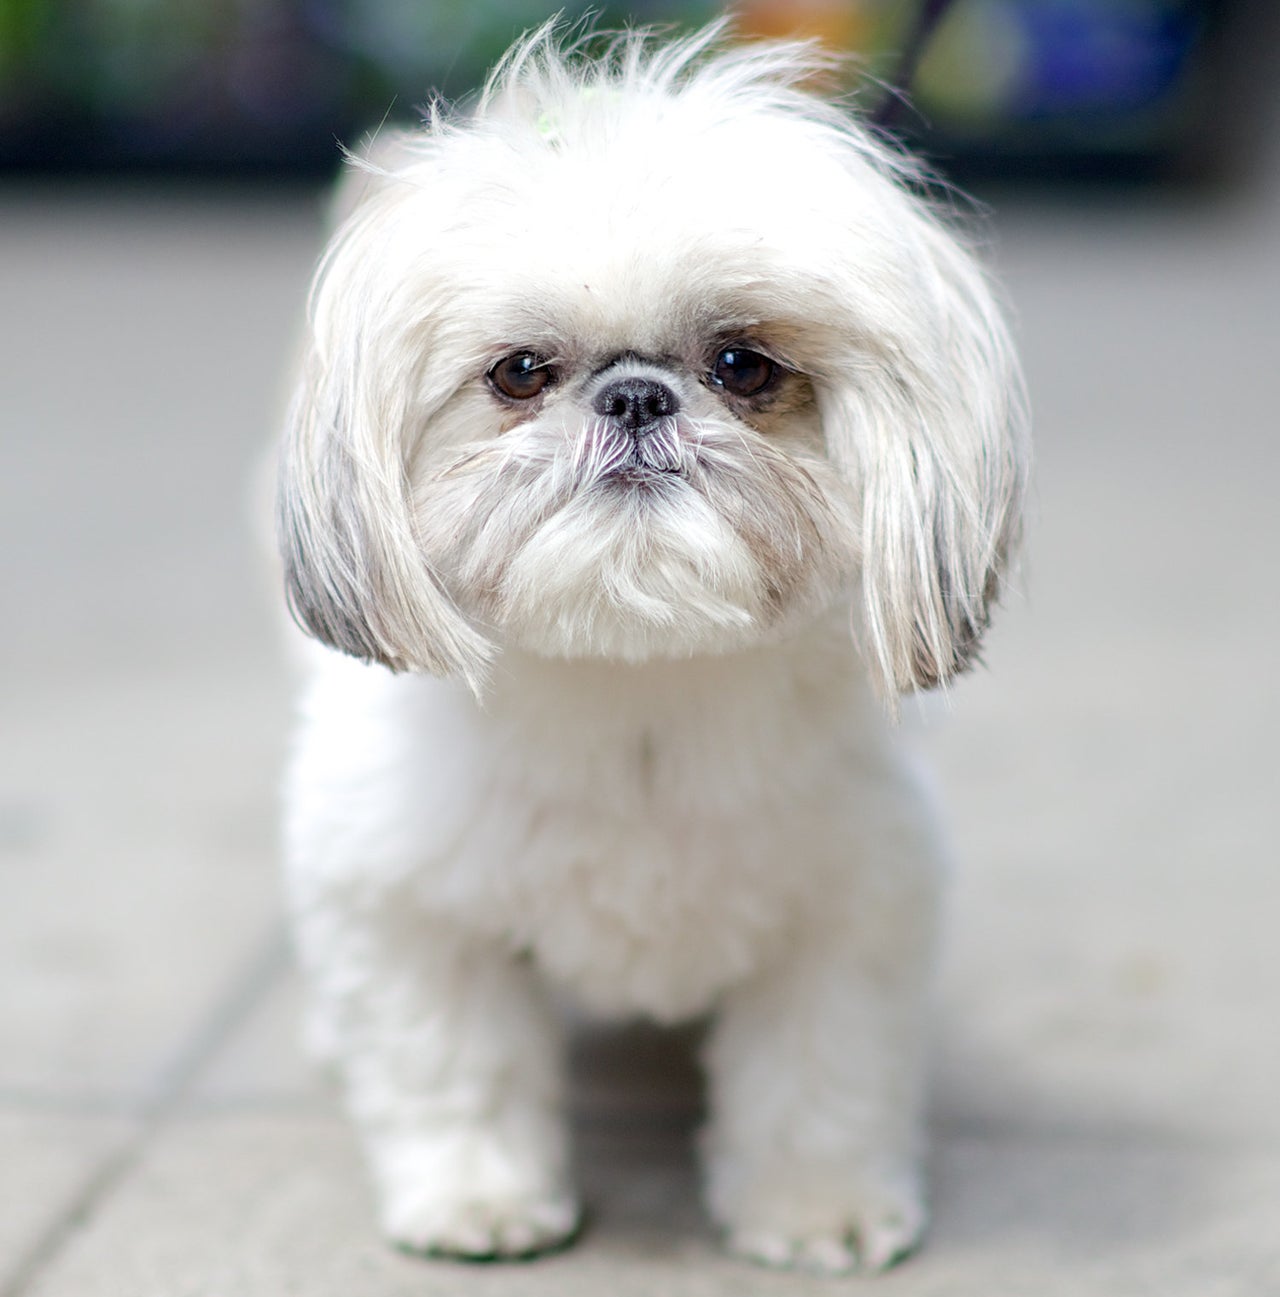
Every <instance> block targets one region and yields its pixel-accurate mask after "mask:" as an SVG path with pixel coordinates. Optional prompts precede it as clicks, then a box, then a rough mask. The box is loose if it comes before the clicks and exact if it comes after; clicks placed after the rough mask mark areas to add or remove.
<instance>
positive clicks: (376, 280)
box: [277, 192, 493, 689]
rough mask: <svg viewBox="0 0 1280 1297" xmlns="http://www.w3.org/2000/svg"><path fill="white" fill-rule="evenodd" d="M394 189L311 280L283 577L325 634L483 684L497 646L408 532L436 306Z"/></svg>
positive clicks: (283, 462) (281, 488) (387, 658)
mask: <svg viewBox="0 0 1280 1297" xmlns="http://www.w3.org/2000/svg"><path fill="white" fill-rule="evenodd" d="M394 202H395V196H394V194H389V193H387V192H382V193H379V192H373V193H372V194H371V195H370V196H369V197H367V198H366V200H365V201H364V203H363V205H362V206H361V208H360V210H359V211H357V212H356V213H355V214H354V215H353V216H352V217H351V218H350V219H349V220H348V221H347V223H346V225H345V227H344V229H343V230H342V231H341V232H340V234H339V236H338V238H337V239H336V240H335V242H334V244H333V245H332V247H331V248H330V250H329V252H328V253H327V254H326V257H325V260H324V261H323V262H322V264H321V266H320V269H319V271H318V272H317V276H316V281H315V284H314V286H313V289H312V299H311V310H310V329H309V336H308V343H307V350H306V354H305V357H304V360H303V364H302V367H301V377H300V380H299V384H298V388H297V392H296V394H295V397H294V401H293V405H292V408H291V410H290V414H289V419H288V423H287V426H286V429H285V434H284V440H283V445H282V448H281V455H280V469H279V483H278V492H277V520H278V530H279V541H280V548H281V554H282V556H283V559H284V577H285V588H286V591H287V595H288V600H289V606H290V609H291V611H292V613H293V615H294V617H295V619H296V620H297V621H298V623H299V624H300V625H301V626H302V627H303V629H305V630H306V631H308V632H309V633H310V634H311V635H313V636H315V638H316V639H318V640H320V641H322V642H323V643H325V644H328V645H331V646H332V647H334V648H337V649H341V650H342V651H343V652H344V653H350V654H351V655H352V656H354V657H359V658H364V659H366V660H368V661H372V662H381V663H383V664H384V665H385V666H388V667H391V668H392V669H393V670H413V671H428V672H431V673H433V674H438V675H458V676H461V677H462V678H463V679H465V680H466V681H467V682H468V683H469V684H470V685H471V686H472V688H475V689H478V688H479V686H480V684H481V682H482V680H483V676H484V670H485V666H486V664H487V662H488V661H489V658H490V657H491V655H492V651H493V650H492V646H491V645H490V644H489V642H488V641H487V640H486V639H485V638H484V637H483V636H482V635H481V634H479V633H478V632H477V631H476V630H475V629H474V628H473V627H472V626H471V625H469V624H468V622H467V621H466V619H465V618H464V617H463V616H462V614H461V613H460V612H459V611H458V609H457V607H456V606H455V604H454V603H453V601H452V600H451V599H450V597H449V595H448V593H447V592H446V591H445V590H444V588H443V586H442V585H441V583H440V581H439V580H438V579H437V578H436V576H435V575H434V574H433V573H432V572H431V571H430V569H429V568H428V566H427V564H426V562H425V560H424V558H423V555H422V553H421V551H420V548H419V546H418V544H417V541H416V539H415V537H414V533H413V525H412V514H411V510H410V504H409V484H408V476H407V471H406V464H407V459H408V456H409V454H410V453H411V451H412V445H411V444H410V443H411V438H412V437H414V436H416V435H417V430H418V427H419V425H420V424H421V422H422V420H423V419H424V418H426V417H429V412H424V411H422V410H421V409H418V408H416V402H417V400H418V397H417V383H416V381H415V380H416V378H417V376H418V375H419V374H420V373H421V368H422V362H423V358H424V356H425V355H426V354H428V351H429V348H430V332H431V329H430V319H429V303H428V304H424V303H423V302H422V301H413V300H410V297H409V294H410V289H409V288H408V287H407V285H406V282H405V281H406V277H405V276H403V275H399V274H397V273H396V271H397V267H396V264H395V263H396V262H397V260H398V259H397V257H396V256H395V255H394V249H393V246H392V245H393V244H394V243H395V233H394V230H393V229H389V228H388V225H387V222H388V221H390V222H391V223H392V224H393V225H394V219H395V218H394V215H392V214H391V208H392V206H393V204H394Z"/></svg>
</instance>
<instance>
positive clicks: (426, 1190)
mask: <svg viewBox="0 0 1280 1297" xmlns="http://www.w3.org/2000/svg"><path fill="white" fill-rule="evenodd" d="M296 911H297V913H296V927H297V932H298V937H299V947H300V951H301V955H302V958H303V962H304V964H305V966H306V971H307V974H308V977H309V981H310V990H311V1012H312V1021H311V1025H312V1030H313V1033H314V1035H315V1037H316V1043H317V1045H318V1047H319V1048H320V1049H321V1050H322V1052H323V1053H324V1054H325V1055H327V1056H328V1058H329V1059H331V1060H332V1061H333V1062H334V1063H335V1064H336V1065H337V1067H338V1069H339V1071H340V1073H341V1077H342V1080H343V1083H344V1087H345V1093H346V1098H347V1102H348V1106H349V1108H350V1110H351V1113H352V1115H353V1117H354V1118H355V1121H356V1124H357V1126H358V1129H359V1131H360V1135H361V1138H362V1141H363V1144H364V1149H365V1153H366V1156H367V1158H368V1162H369V1166H370V1169H371V1172H372V1175H373V1179H374V1181H375V1187H376V1189H377V1194H378V1201H379V1208H380V1215H381V1220H382V1225H383V1228H384V1230H385V1231H386V1233H387V1234H388V1235H389V1237H390V1238H391V1239H392V1241H393V1242H395V1243H396V1244H397V1245H399V1246H401V1247H404V1248H406V1249H409V1250H413V1251H420V1252H427V1253H432V1254H439V1255H451V1256H462V1257H474V1258H481V1257H520V1256H528V1255H532V1254H534V1253H536V1252H540V1251H545V1250H546V1249H548V1248H552V1247H555V1246H556V1245H558V1244H560V1243H563V1242H564V1241H565V1240H566V1239H568V1238H569V1237H570V1236H571V1235H572V1234H573V1232H574V1231H575V1229H576V1227H577V1224H578V1216H579V1212H578V1205H577V1202H576V1200H575V1197H574V1194H573V1191H572V1189H571V1187H570V1184H569V1168H568V1152H567V1136H566V1131H565V1125H564V1120H563V1116H562V1113H561V1090H562V1083H561V1061H560V1050H559V1044H560V1041H559V1029H558V1024H557V1023H556V1021H555V1019H554V1016H553V1015H552V1013H551V1012H550V1011H549V1008H548V1006H547V1005H546V1003H545V1002H544V998H543V995H542V992H541V987H540V985H539V984H538V982H537V980H536V975H535V973H534V972H533V970H532V969H531V968H529V967H527V966H526V965H525V964H524V963H523V961H520V960H518V959H516V958H514V957H512V956H511V955H510V954H509V953H508V952H507V951H505V950H503V949H500V948H498V947H496V946H495V945H494V944H493V943H491V942H490V941H488V940H487V939H485V938H482V937H479V936H477V935H475V934H471V933H464V932H460V931H458V930H457V929H456V928H454V927H453V926H452V925H450V924H447V923H444V922H441V921H438V920H434V919H427V918H424V917H423V916H422V915H421V913H419V912H417V911H415V910H414V909H413V908H411V906H410V904H409V903H407V902H403V901H402V902H401V903H400V904H396V905H390V904H385V903H384V904H379V905H369V904H355V903H353V902H352V898H351V896H350V894H349V893H348V894H347V895H345V896H343V897H341V898H339V897H323V896H319V897H317V896H314V895H312V896H310V897H306V898H305V899H304V900H303V902H302V903H301V904H299V905H298V906H296Z"/></svg>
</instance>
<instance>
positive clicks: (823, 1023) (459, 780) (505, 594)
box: [279, 28, 1027, 1271]
mask: <svg viewBox="0 0 1280 1297" xmlns="http://www.w3.org/2000/svg"><path fill="white" fill-rule="evenodd" d="M722 36H723V32H722V29H721V28H712V29H710V30H708V31H706V32H703V33H702V34H700V35H698V36H695V37H692V38H689V39H686V40H683V41H681V42H677V43H674V44H666V45H663V44H660V43H655V42H653V41H652V40H650V39H648V38H646V37H643V36H638V35H628V36H622V37H619V38H617V39H616V40H614V41H613V42H612V44H610V45H608V47H607V48H605V49H604V50H600V49H598V48H597V49H595V52H591V51H589V50H584V49H583V48H581V47H578V46H575V47H569V48H566V47H564V46H563V45H562V44H561V43H560V42H559V40H558V38H557V37H556V35H555V33H554V31H551V30H547V29H544V30H543V31H542V32H540V33H538V34H536V35H535V36H533V37H530V38H527V39H526V40H524V41H523V42H521V43H520V44H519V45H518V46H517V47H516V48H515V50H514V51H513V52H511V53H510V54H509V55H508V56H507V58H506V59H505V61H504V62H503V63H502V65H501V66H500V67H499V69H498V71H497V72H496V73H495V74H494V75H493V77H492V78H491V80H490V81H489V83H488V85H487V88H486V89H485V90H484V91H483V93H482V94H481V95H480V96H479V97H478V99H477V101H476V102H475V103H474V105H473V106H472V107H471V108H470V109H469V110H468V111H466V112H465V113H453V112H450V111H447V110H445V109H443V108H439V107H437V108H434V109H432V110H431V111H430V113H429V114H428V117H427V120H426V121H425V124H424V126H423V127H422V128H421V129H419V130H416V131H413V132H410V133H405V134H402V135H396V136H395V137H394V138H392V139H390V140H388V139H383V140H382V141H381V142H380V143H378V144H376V145H375V146H374V147H373V149H372V151H371V153H370V155H369V157H368V158H366V159H365V160H364V162H363V164H362V165H361V167H360V168H359V169H358V171H357V173H356V175H355V177H354V179H353V180H351V181H349V182H348V184H349V185H354V186H355V190H353V191H351V193H350V194H349V200H348V203H347V207H348V209H349V210H348V211H347V213H346V215H345V217H344V219H343V220H342V223H341V225H340V227H339V228H338V230H337V233H336V235H335V237H334V239H333V242H332V244H331V246H330V247H329V249H328V251H327V253H326V255H325V257H324V259H323V262H322V264H321V266H320V268H319V271H318V273H317V277H316V281H315V285H314V289H313V294H312V300H311V311H310V328H309V334H308V343H307V351H306V355H305V358H304V361H303V366H302V371H301V379H300V383H299V386H298V390H297V394H296V398H295V401H294V404H293V407H292V412H291V416H290V422H289V426H288V429H287V432H286V435H285V438H284V445H283V452H282V457H281V474H280V489H279V527H280V537H281V544H282V549H283V556H284V564H285V580H286V584H287V590H288V597H289V601H290V604H291V607H292V611H293V613H294V616H295V618H296V620H297V621H298V622H299V623H300V624H301V626H302V627H303V628H304V629H305V630H306V631H307V632H309V634H310V635H311V636H312V637H313V638H314V639H315V640H317V641H320V643H321V644H323V645H325V646H328V648H327V649H323V650H322V649H316V650H315V651H314V657H315V662H314V668H313V670H312V671H311V673H310V678H309V684H308V687H307V691H306V695H305V701H304V705H303V716H302V720H301V725H300V731H299V734H298V737H297V743H296V749H295V752H294V757H293V760H292V765H291V771H290V774H289V778H288V789H287V824H286V840H287V856H288V880H289V891H290V898H291V905H292V912H293V916H294V922H295V927H296V933H297V940H298V946H299V950H300V954H301V958H302V962H303V965H304V970H305V973H306V976H307V978H308V982H309V989H310V994H311V1001H312V1009H313V1014H312V1017H313V1027H314V1035H315V1038H316V1040H317V1042H318V1044H319V1045H320V1047H321V1048H322V1049H323V1051H324V1052H325V1054H326V1056H327V1057H328V1058H329V1059H331V1060H332V1061H333V1062H334V1063H335V1064H336V1065H337V1067H338V1069H339V1071H340V1073H341V1075H342V1077H343V1081H344V1088H345V1093H346V1096H347V1100H348V1103H349V1107H350V1111H351V1114H352V1116H353V1118H354V1120H355V1123H356V1125H357V1126H358V1128H359V1132H360V1135H361V1138H362V1142H363V1146H364V1149H365V1152H366V1154H367V1158H368V1162H369V1165H370V1168H371V1171H372V1176H373V1179H374V1181H375V1184H376V1189H377V1195H378V1201H379V1204H380V1214H381V1219H382V1223H383V1226H384V1228H385V1230H386V1232H387V1234H388V1235H389V1236H390V1238H391V1239H393V1240H394V1241H395V1242H396V1243H398V1244H400V1245H401V1246H403V1247H405V1248H408V1249H412V1250H416V1251H422V1252H426V1253H434V1254H443V1255H453V1256H462V1257H516V1256H527V1255H531V1254H534V1253H537V1252H539V1251H543V1250H546V1249H550V1248H554V1247H556V1246H557V1245H560V1244H562V1243H564V1242H565V1241H566V1240H568V1239H569V1238H570V1237H571V1236H572V1235H573V1234H574V1232H575V1230H576V1228H577V1226H578V1222H579V1211H580V1207H579V1200H578V1197H577V1195H576V1193H575V1189H574V1185H573V1183H572V1179H571V1174H570V1160H569V1154H568V1148H567V1134H566V1128H565V1120H564V1116H563V1113H562V1085H563V1081H562V1064H561V1058H560V1048H561V1034H562V1026H561V1020H560V1015H559V1012H558V1009H557V1008H556V1007H555V1006H556V1005H558V1004H559V1003H560V1000H561V999H562V998H563V997H565V996H566V995H567V996H568V997H569V998H570V999H571V1000H572V1001H574V1002H576V1003H578V1004H579V1005H581V1006H584V1007H585V1008H586V1009H587V1010H588V1011H594V1012H599V1013H603V1014H607V1015H615V1016H630V1015H647V1016H648V1017H650V1018H652V1019H656V1020H658V1021H660V1022H676V1021H678V1020H682V1019H689V1018H694V1017H700V1016H703V1015H710V1016H711V1018H712V1025H711V1027H710V1029H709V1035H708V1038H707V1046H706V1054H705V1064H706V1068H707V1073H708V1084H709V1092H710V1102H711V1116H710V1119H709V1122H708V1126H707V1129H706V1130H705V1132H704V1136H703V1142H702V1144H701V1152H702V1155H703V1161H704V1168H705V1186H706V1199H707V1203H708V1206H709V1210H710V1212H711V1214H712V1215H713V1217H714V1218H715V1220H716V1222H717V1223H718V1224H719V1225H720V1226H721V1227H722V1228H723V1230H724V1232H725V1235H726V1238H727V1241H728V1244H729V1246H730V1247H731V1248H732V1249H734V1250H735V1251H737V1252H739V1253H742V1254H745V1255H746V1256H749V1257H752V1258H755V1259H757V1260H760V1261H764V1262H767V1263H771V1264H776V1265H783V1266H798V1267H802V1268H810V1269H818V1270H823V1271H844V1270H849V1269H855V1268H862V1269H865V1270H878V1269H881V1268H883V1267H885V1266H887V1265H888V1264H890V1263H891V1262H892V1261H893V1260H895V1259H896V1258H898V1257H899V1256H901V1255H903V1254H904V1253H905V1252H907V1251H909V1250H910V1249H911V1248H912V1247H913V1246H914V1244H915V1243H916V1242H917V1240H918V1238H919V1236H920V1233H921V1230H922V1227H923V1224H924V1220H925V1208H924V1203H923V1197H922V1185H921V1170H920V1162H921V1155H922V1150H921V1125H922V1118H921V1107H922V1072H923V1053H924V1047H923V1036H924V1019H925V1010H926V1002H927V999H928V993H929V984H930V963H931V952H932V950H933V945H934V929H935V919H936V896H937V890H938V875H939V865H940V857H941V853H940V849H939V845H938V841H937V837H936V834H935V829H934V824H933V821H932V818H931V814H930V810H929V808H928V806H927V804H926V800H925V798H924V797H923V796H922V794H921V792H920V791H919V790H918V788H917V786H916V784H915V782H914V779H913V777H912V775H911V774H910V773H909V772H908V769H907V767H906V764H905V762H904V761H903V759H902V757H901V756H900V755H899V754H898V752H897V750H896V747H895V743H894V739H893V732H892V727H891V725H890V724H889V722H888V720H887V719H886V712H890V713H891V712H892V711H893V707H894V700H895V699H896V698H897V697H898V696H900V695H901V694H904V693H906V692H908V691H912V690H918V689H926V688H929V687H931V686H935V685H938V684H942V683H945V682H946V681H948V680H950V679H951V678H952V677H954V676H955V675H956V674H957V673H958V672H960V671H963V670H964V668H965V667H966V666H967V665H968V664H969V663H970V662H971V661H972V660H973V658H974V654H975V652H976V651H977V649H978V646H979V641H980V639H981V637H982V634H983V631H984V629H985V627H986V625H987V620H988V612H989V609H990V606H991V604H992V601H993V600H994V599H995V597H996V595H997V593H998V591H999V589H1000V586H1001V583H1002V579H1003V578H1004V576H1005V571H1006V568H1007V566H1008V563H1009V555H1010V552H1011V550H1012V548H1013V545H1014V541H1015V539H1016V536H1017V533H1018V529H1019V512H1020V506H1021V497H1022V494H1023V487H1024V482H1025V476H1026V457H1027V448H1026V434H1025V427H1024V423H1025V420H1024V418H1023V413H1022V403H1021V399H1020V386H1019V380H1018V376H1017V366H1016V362H1015V358H1014V356H1013V353H1012V350H1011V347H1010V343H1009V339H1008V335H1007V333H1006V329H1005V326H1004V324H1003V322H1002V320H1001V316H1000V312H999V310H998V309H997V307H996V305H995V304H994V301H993V297H992V293H991V290H990V288H989V286H988V283H987V282H986V280H985V278H984V275H983V273H982V271H981V270H980V269H979V267H978V265H977V264H976V262H975V260H974V259H973V258H972V256H971V255H970V253H969V252H967V251H966V250H965V249H964V247H963V246H962V244H961V243H960V242H959V241H958V240H957V238H956V237H955V236H954V235H953V234H952V233H951V232H949V230H948V229H947V227H946V225H945V223H944V222H943V221H942V220H941V219H940V218H939V217H938V216H937V215H936V214H935V213H934V212H932V211H931V210H930V209H929V208H928V207H927V206H926V204H925V203H924V202H922V200H921V199H920V198H919V196H918V190H919V187H918V186H917V185H916V184H915V180H916V178H917V177H916V175H915V173H914V172H913V170H912V168H911V166H910V164H909V163H907V162H906V161H905V160H904V159H903V158H902V157H901V156H900V155H899V154H898V153H896V152H895V151H893V150H892V149H890V148H889V147H887V146H886V145H885V144H884V143H883V142H881V141H879V140H878V139H877V138H875V137H874V136H873V135H872V134H871V133H870V132H868V130H867V129H866V128H865V127H864V126H861V125H860V124H859V123H858V122H857V121H856V120H852V119H851V118H850V117H849V116H847V115H846V114H845V113H844V112H842V111H841V110H839V109H838V108H836V107H834V106H832V105H831V104H830V103H828V102H826V101H825V100H823V99H822V98H820V97H818V96H817V95H816V94H815V93H814V92H813V91H812V90H811V88H810V87H811V85H812V83H813V78H814V75H815V74H816V73H817V72H819V71H821V70H822V66H823V62H824V61H823V59H822V57H821V56H819V55H817V54H816V53H815V51H814V50H813V49H812V48H811V47H810V46H807V45H804V44H793V43H765V44H756V45H752V44H747V45H725V44H724V43H723V41H722ZM356 190H358V192H355V191H356ZM352 195H354V196H352ZM329 650H337V651H336V652H334V651H329Z"/></svg>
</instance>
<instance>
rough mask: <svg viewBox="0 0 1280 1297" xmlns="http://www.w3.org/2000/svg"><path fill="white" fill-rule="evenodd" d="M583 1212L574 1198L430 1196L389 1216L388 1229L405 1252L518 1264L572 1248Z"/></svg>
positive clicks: (406, 1201) (404, 1201) (407, 1202)
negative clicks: (528, 1258) (567, 1246)
mask: <svg viewBox="0 0 1280 1297" xmlns="http://www.w3.org/2000/svg"><path fill="white" fill-rule="evenodd" d="M580 1220H581V1212H580V1210H579V1207H578V1204H577V1202H576V1200H575V1199H574V1198H573V1197H572V1196H570V1195H568V1194H559V1195H554V1194H553V1195H548V1196H545V1197H537V1196H530V1197H512V1198H495V1199H489V1200H482V1199H476V1198H467V1197H461V1196H460V1197H457V1198H451V1197H447V1196H444V1195H441V1194H439V1193H434V1192H424V1193H422V1194H421V1195H417V1196H414V1197H410V1196H405V1197H402V1198H401V1199H400V1200H399V1201H398V1202H397V1203H396V1204H395V1205H394V1206H392V1207H389V1208H388V1209H387V1210H386V1211H384V1213H383V1222H382V1224H383V1230H384V1232H385V1233H386V1234H387V1236H388V1238H390V1239H391V1241H392V1242H393V1243H394V1244H395V1245H396V1247H398V1248H400V1249H401V1250H402V1251H405V1252H414V1253H419V1254H421V1255H424V1256H438V1257H455V1258H458V1259H460V1260H467V1261H503V1260H506V1261H517V1260H521V1259H524V1258H527V1257H534V1256H537V1255H539V1254H540V1253H543V1252H550V1251H553V1250H555V1249H556V1248H560V1247H563V1246H565V1244H567V1243H569V1242H570V1241H571V1240H572V1239H573V1236H574V1235H575V1234H576V1233H577V1231H578V1226H579V1223H580Z"/></svg>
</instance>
